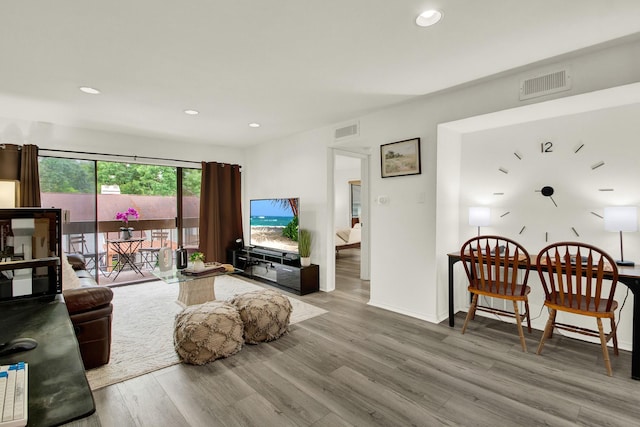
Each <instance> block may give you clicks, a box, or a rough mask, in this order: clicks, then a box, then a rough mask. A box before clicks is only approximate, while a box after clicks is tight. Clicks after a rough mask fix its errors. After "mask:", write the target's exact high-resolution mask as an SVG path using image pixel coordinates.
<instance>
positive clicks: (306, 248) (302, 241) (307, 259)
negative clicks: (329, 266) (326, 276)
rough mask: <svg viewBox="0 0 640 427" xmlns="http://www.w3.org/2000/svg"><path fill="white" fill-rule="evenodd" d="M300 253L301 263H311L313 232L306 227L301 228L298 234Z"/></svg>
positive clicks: (304, 265) (306, 265) (308, 264)
mask: <svg viewBox="0 0 640 427" xmlns="http://www.w3.org/2000/svg"><path fill="white" fill-rule="evenodd" d="M298 254H300V265H301V266H303V267H308V266H310V265H311V233H310V232H309V230H306V229H304V228H301V229H300V235H299V236H298Z"/></svg>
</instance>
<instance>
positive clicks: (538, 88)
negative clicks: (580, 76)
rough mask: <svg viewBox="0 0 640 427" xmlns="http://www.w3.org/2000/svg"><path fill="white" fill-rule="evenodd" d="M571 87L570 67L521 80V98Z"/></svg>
mask: <svg viewBox="0 0 640 427" xmlns="http://www.w3.org/2000/svg"><path fill="white" fill-rule="evenodd" d="M569 89H571V73H570V72H569V69H568V68H564V69H562V70H558V71H554V72H552V73H548V74H544V75H541V76H536V77H532V78H530V79H526V80H523V81H522V82H520V100H525V99H530V98H536V97H538V96H543V95H549V94H552V93H556V92H562V91H565V90H569Z"/></svg>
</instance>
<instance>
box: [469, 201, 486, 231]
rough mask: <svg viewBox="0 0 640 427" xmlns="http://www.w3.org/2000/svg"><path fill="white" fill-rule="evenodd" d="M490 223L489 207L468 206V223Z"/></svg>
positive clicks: (476, 224) (480, 224)
mask: <svg viewBox="0 0 640 427" xmlns="http://www.w3.org/2000/svg"><path fill="white" fill-rule="evenodd" d="M489 224H491V209H489V208H488V207H486V206H479V207H472V208H469V225H475V226H476V227H485V226H487V225H489Z"/></svg>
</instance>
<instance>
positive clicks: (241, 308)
mask: <svg viewBox="0 0 640 427" xmlns="http://www.w3.org/2000/svg"><path fill="white" fill-rule="evenodd" d="M231 304H233V305H235V306H236V308H237V309H238V312H240V317H241V318H242V322H243V323H244V341H245V342H246V343H248V344H257V343H260V342H266V341H273V340H275V339H277V338H280V337H281V336H282V335H284V334H285V333H287V331H288V330H289V320H290V318H291V311H292V310H293V308H292V306H291V302H290V301H289V298H287V297H286V296H284V295H283V294H281V293H280V292H276V291H273V290H271V289H265V290H257V291H252V292H247V293H244V294H240V295H238V296H236V297H235V298H234V299H233V300H231Z"/></svg>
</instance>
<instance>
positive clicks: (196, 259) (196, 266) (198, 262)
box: [189, 252, 204, 271]
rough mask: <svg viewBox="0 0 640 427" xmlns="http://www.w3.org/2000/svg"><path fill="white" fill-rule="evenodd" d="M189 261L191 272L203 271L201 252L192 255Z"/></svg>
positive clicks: (202, 255)
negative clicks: (191, 267) (191, 266)
mask: <svg viewBox="0 0 640 427" xmlns="http://www.w3.org/2000/svg"><path fill="white" fill-rule="evenodd" d="M189 260H191V262H192V263H193V271H201V270H204V254H203V253H202V252H194V253H192V254H191V256H189Z"/></svg>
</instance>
